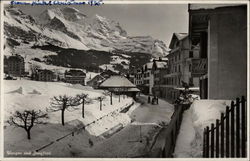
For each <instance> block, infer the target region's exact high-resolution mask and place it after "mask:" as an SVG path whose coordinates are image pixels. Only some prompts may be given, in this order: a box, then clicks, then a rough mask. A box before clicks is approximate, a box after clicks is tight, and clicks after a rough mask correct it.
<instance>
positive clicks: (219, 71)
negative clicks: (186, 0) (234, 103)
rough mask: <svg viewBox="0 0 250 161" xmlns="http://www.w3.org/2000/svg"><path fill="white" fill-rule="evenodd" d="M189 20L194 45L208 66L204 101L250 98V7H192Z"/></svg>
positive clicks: (202, 80) (203, 79)
mask: <svg viewBox="0 0 250 161" xmlns="http://www.w3.org/2000/svg"><path fill="white" fill-rule="evenodd" d="M189 17H190V19H189V35H190V39H191V42H192V44H191V45H192V46H197V45H199V46H200V47H199V57H200V58H202V59H206V62H207V69H208V70H207V71H206V72H205V73H204V74H203V75H202V76H201V77H200V95H201V98H203V99H230V100H231V99H235V98H236V97H239V96H242V95H244V96H247V5H244V4H243V5H233V4H232V5H231V6H229V5H226V6H223V5H217V6H216V5H208V4H206V5H205V4H203V5H202V4H191V5H189Z"/></svg>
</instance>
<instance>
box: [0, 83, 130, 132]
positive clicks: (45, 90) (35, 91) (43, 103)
mask: <svg viewBox="0 0 250 161" xmlns="http://www.w3.org/2000/svg"><path fill="white" fill-rule="evenodd" d="M78 86H80V85H78ZM4 87H5V88H4V93H5V94H4V100H5V101H4V107H5V120H7V119H8V118H9V116H11V114H12V113H14V112H15V111H16V110H25V109H37V110H38V109H40V110H42V111H46V108H48V107H49V106H50V99H51V98H52V97H54V96H58V95H64V94H66V95H68V96H75V95H76V94H81V93H86V94H88V95H89V97H90V98H91V99H92V100H93V103H92V104H89V105H85V115H86V117H85V118H82V116H81V105H79V107H78V110H75V111H72V112H68V111H66V112H65V121H66V122H68V121H72V120H75V119H78V120H80V121H81V122H83V123H84V124H88V123H90V122H92V121H95V120H97V119H98V118H100V117H103V116H105V115H107V114H108V113H110V112H112V111H114V110H116V109H120V108H122V107H125V106H127V105H129V104H131V103H132V101H133V100H132V98H125V99H123V98H121V102H118V96H116V95H114V98H113V105H110V98H109V96H108V97H106V99H105V100H104V101H103V107H102V111H100V109H99V101H97V100H94V99H95V98H96V97H99V96H103V93H102V92H103V91H102V90H91V88H89V87H84V86H82V88H81V89H77V88H76V87H77V85H71V84H66V83H58V82H38V81H29V80H17V81H4ZM49 117H50V119H49V120H48V121H49V123H54V124H60V123H61V119H60V118H61V113H60V111H59V112H52V113H49ZM125 119H126V118H125ZM111 120H112V119H111ZM112 121H115V120H114V119H113V120H112ZM112 121H110V122H111V123H112ZM116 121H117V123H119V121H118V120H116ZM122 121H123V119H120V122H122ZM125 122H127V121H125ZM111 123H110V124H109V123H106V124H105V125H102V126H100V127H99V126H98V128H96V127H95V126H92V127H89V131H90V132H91V134H92V135H100V134H101V133H103V132H105V130H106V129H105V128H107V129H109V128H111V127H112V124H111Z"/></svg>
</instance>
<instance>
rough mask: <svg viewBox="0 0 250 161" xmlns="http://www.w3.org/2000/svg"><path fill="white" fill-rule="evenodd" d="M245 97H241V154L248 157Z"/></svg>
mask: <svg viewBox="0 0 250 161" xmlns="http://www.w3.org/2000/svg"><path fill="white" fill-rule="evenodd" d="M245 112H246V109H245V97H244V96H242V97H241V130H242V131H241V153H242V154H241V156H242V157H246V127H247V126H246V116H247V114H246V113H245Z"/></svg>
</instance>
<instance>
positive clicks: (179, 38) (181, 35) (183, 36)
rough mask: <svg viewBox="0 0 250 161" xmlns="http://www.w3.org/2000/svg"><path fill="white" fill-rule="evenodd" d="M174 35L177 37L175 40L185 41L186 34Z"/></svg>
mask: <svg viewBox="0 0 250 161" xmlns="http://www.w3.org/2000/svg"><path fill="white" fill-rule="evenodd" d="M174 35H175V36H176V37H177V39H178V40H179V41H180V40H183V39H185V38H186V37H188V34H187V33H174Z"/></svg>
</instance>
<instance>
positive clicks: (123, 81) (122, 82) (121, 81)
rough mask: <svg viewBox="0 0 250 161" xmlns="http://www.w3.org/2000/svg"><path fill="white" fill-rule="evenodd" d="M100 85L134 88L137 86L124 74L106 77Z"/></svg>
mask: <svg viewBox="0 0 250 161" xmlns="http://www.w3.org/2000/svg"><path fill="white" fill-rule="evenodd" d="M100 87H106V88H133V87H136V86H135V85H134V84H133V83H131V82H130V81H129V80H128V79H127V78H125V77H123V76H111V77H110V78H108V79H106V80H105V81H104V82H103V83H102V84H100Z"/></svg>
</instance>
